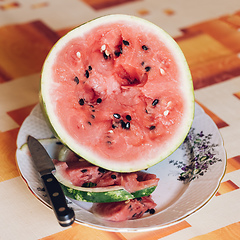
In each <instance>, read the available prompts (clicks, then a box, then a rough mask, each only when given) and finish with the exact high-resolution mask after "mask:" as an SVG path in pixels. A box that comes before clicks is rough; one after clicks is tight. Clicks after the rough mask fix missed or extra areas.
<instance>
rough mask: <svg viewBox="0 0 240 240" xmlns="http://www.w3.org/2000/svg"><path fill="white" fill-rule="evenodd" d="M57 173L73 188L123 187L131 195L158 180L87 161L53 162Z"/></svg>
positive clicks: (151, 175) (148, 175)
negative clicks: (104, 167)
mask: <svg viewBox="0 0 240 240" xmlns="http://www.w3.org/2000/svg"><path fill="white" fill-rule="evenodd" d="M54 164H55V166H56V168H57V171H58V172H59V173H60V174H61V175H62V176H63V177H64V178H65V179H67V180H69V181H70V182H71V183H72V184H73V185H74V186H79V187H89V186H90V187H108V186H123V187H124V188H125V190H127V191H128V192H130V193H132V192H135V191H138V190H142V189H145V188H148V187H153V186H157V184H158V181H159V178H157V177H156V175H155V174H149V173H145V172H141V171H138V172H134V173H119V172H112V171H108V170H105V169H103V168H100V167H98V166H94V165H92V164H91V163H89V162H87V161H68V162H60V161H57V160H54Z"/></svg>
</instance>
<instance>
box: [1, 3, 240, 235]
mask: <svg viewBox="0 0 240 240" xmlns="http://www.w3.org/2000/svg"><path fill="white" fill-rule="evenodd" d="M112 13H124V14H131V15H135V16H139V17H142V18H145V19H147V20H150V21H152V22H153V23H155V24H157V25H158V26H160V27H162V28H163V29H164V30H166V31H167V32H168V33H169V34H170V35H171V36H172V37H173V38H174V39H175V40H176V41H177V43H178V44H179V46H180V47H181V49H182V51H183V53H184V54H185V56H186V59H187V62H188V64H189V67H190V70H191V73H192V77H193V83H194V89H195V97H196V102H197V103H198V104H199V105H200V106H202V108H203V109H204V110H205V112H206V113H207V114H208V115H209V116H210V117H211V118H212V119H213V121H214V122H215V123H216V125H217V127H218V128H219V131H220V133H221V135H222V137H223V140H224V146H225V149H226V151H227V169H226V174H225V176H224V178H223V179H222V182H221V184H220V187H219V189H218V191H217V193H216V194H215V195H214V196H213V198H212V199H211V200H210V201H209V203H208V204H206V205H205V206H204V207H203V208H201V209H199V211H197V212H196V213H194V214H193V215H191V216H189V217H188V218H186V219H183V220H182V221H179V222H178V223H177V224H174V225H172V226H166V227H165V228H161V229H158V230H154V231H147V232H121V231H120V232H111V231H103V230H101V229H94V228H90V227H87V226H83V225H81V224H78V223H74V224H73V225H72V226H70V227H67V228H62V227H60V225H59V224H58V223H57V221H56V218H55V216H54V214H53V212H52V210H51V209H50V208H48V207H46V205H44V204H42V202H40V201H39V200H38V199H37V198H36V197H35V196H34V194H32V192H31V190H30V189H29V188H28V186H27V184H26V183H25V182H24V181H23V179H22V177H21V175H20V172H19V170H18V166H17V164H16V156H15V154H16V139H17V136H18V132H19V129H20V127H21V124H22V123H23V121H24V119H25V118H26V117H27V116H28V115H29V113H30V112H31V110H32V109H33V107H34V106H35V105H36V104H37V103H38V101H39V100H38V91H39V80H40V72H41V67H42V64H43V62H44V59H45V57H46V56H47V54H48V52H49V50H50V49H51V47H52V46H53V44H54V43H55V42H56V41H57V40H58V39H59V38H60V37H61V36H63V35H64V34H65V33H67V32H68V31H69V30H71V29H72V28H74V27H76V26H78V25H79V24H82V23H83V22H86V21H88V20H90V19H93V18H95V17H98V16H102V15H106V14H112ZM239 187H240V2H239V0H228V1H226V0H212V1H209V0H201V1H196V0H194V1H190V0H182V1H179V0H171V1H163V0H130V1H127V0H120V1H117V0H89V1H88V0H82V1H81V0H68V1H63V0H52V1H50V0H35V1H30V0H16V1H15V0H0V213H1V214H0V239H1V240H8V239H9V240H12V239H18V240H20V239H24V240H26V239H41V240H50V239H52V240H53V239H93V240H94V239H104V240H141V239H144V240H156V239H163V240H173V239H174V240H175V239H178V240H185V239H191V240H207V239H208V240H213V239H224V240H225V239H226V240H230V239H240V204H239V200H240V189H239Z"/></svg>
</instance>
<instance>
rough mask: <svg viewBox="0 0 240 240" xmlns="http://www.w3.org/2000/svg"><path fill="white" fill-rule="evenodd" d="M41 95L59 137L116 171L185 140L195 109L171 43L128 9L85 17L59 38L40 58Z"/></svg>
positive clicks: (148, 161) (154, 158) (143, 164)
mask: <svg viewBox="0 0 240 240" xmlns="http://www.w3.org/2000/svg"><path fill="white" fill-rule="evenodd" d="M40 99H41V104H42V109H43V112H44V114H45V116H46V119H47V121H48V122H49V125H50V126H51V129H52V131H53V132H54V134H55V135H56V136H57V137H58V138H59V139H60V140H61V142H62V143H64V144H65V145H66V146H68V147H69V148H70V149H71V150H72V151H73V152H75V153H76V154H78V155H80V156H82V157H83V158H84V159H86V160H87V161H89V162H91V163H92V164H94V165H97V166H100V167H102V168H105V169H109V170H112V171H116V172H134V171H138V170H142V169H146V168H148V167H150V166H152V165H154V164H156V163H158V162H159V161H161V160H163V159H165V158H166V157H167V156H169V155H170V154H171V153H172V152H174V151H175V150H176V149H177V148H178V146H179V145H180V144H181V143H182V142H183V141H184V139H185V137H186V135H187V133H188V131H189V129H190V126H191V124H192V121H193V114H194V94H193V86H192V80H191V75H190V71H189V69H188V65H187V63H186V60H185V58H184V56H183V54H182V52H181V50H180V48H179V47H178V45H177V43H176V42H175V41H174V40H173V39H172V38H171V37H170V36H169V35H168V34H167V33H166V32H164V31H163V30H162V29H161V28H159V27H158V26H156V25H154V24H152V23H150V22H148V21H146V20H143V19H140V18H137V17H133V16H127V15H109V16H105V17H101V18H98V19H95V20H92V21H90V22H88V23H85V24H83V25H81V26H79V27H78V28H75V29H74V30H72V31H70V32H69V33H68V34H66V35H65V36H64V37H63V38H61V39H60V40H59V41H58V42H57V43H56V45H55V46H54V47H53V48H52V50H51V52H50V53H49V55H48V57H47V58H46V61H45V63H44V66H43V71H42V78H41V94H40Z"/></svg>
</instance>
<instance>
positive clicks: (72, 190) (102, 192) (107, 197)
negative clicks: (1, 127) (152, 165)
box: [20, 138, 156, 202]
mask: <svg viewBox="0 0 240 240" xmlns="http://www.w3.org/2000/svg"><path fill="white" fill-rule="evenodd" d="M38 140H39V142H40V143H41V144H42V145H43V146H44V147H48V146H50V145H53V144H57V143H58V142H59V140H58V139H56V138H45V139H38ZM63 148H64V149H67V147H65V146H64V145H63V147H61V149H63ZM61 149H60V151H61ZM20 150H21V151H23V152H25V153H26V154H27V155H30V152H29V149H28V144H27V143H24V144H23V145H22V146H21V147H20ZM65 157H66V155H65V156H64V158H65ZM54 176H55V177H56V179H57V180H58V182H59V183H60V185H61V187H62V190H63V192H64V194H65V195H66V196H67V197H69V198H72V199H75V200H77V201H83V202H120V201H126V200H129V199H133V198H139V197H144V196H149V195H150V194H152V192H153V191H154V190H155V189H156V186H151V187H148V188H145V189H141V190H139V191H136V192H133V193H130V192H128V191H126V190H125V189H124V188H123V187H121V186H109V187H97V188H85V187H77V186H74V185H72V184H71V183H70V182H69V181H68V180H66V179H64V178H63V177H62V176H61V175H60V174H59V173H58V172H57V171H54Z"/></svg>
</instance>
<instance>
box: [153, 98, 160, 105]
mask: <svg viewBox="0 0 240 240" xmlns="http://www.w3.org/2000/svg"><path fill="white" fill-rule="evenodd" d="M158 102H159V100H158V99H157V98H156V99H154V100H153V102H152V105H153V106H156V105H157V104H158Z"/></svg>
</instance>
